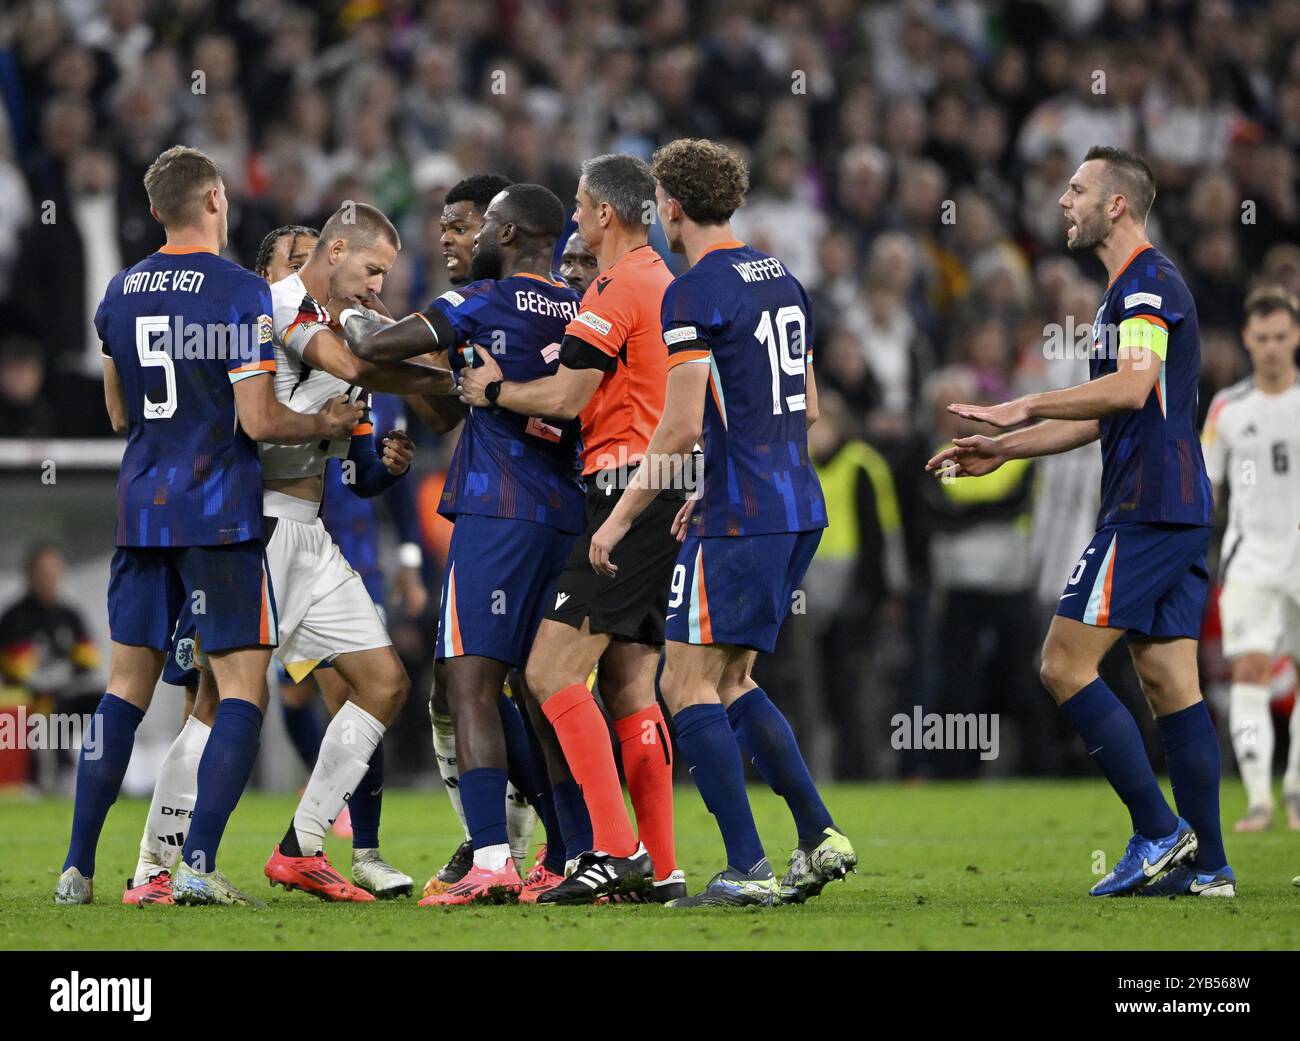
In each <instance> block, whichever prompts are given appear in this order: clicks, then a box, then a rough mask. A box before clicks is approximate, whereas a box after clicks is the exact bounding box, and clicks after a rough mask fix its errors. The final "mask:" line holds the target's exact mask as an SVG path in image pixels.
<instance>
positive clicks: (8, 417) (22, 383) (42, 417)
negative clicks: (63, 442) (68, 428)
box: [0, 336, 58, 437]
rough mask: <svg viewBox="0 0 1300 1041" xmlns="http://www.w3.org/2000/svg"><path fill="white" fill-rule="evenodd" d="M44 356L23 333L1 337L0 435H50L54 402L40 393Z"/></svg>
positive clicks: (43, 371) (53, 425)
mask: <svg viewBox="0 0 1300 1041" xmlns="http://www.w3.org/2000/svg"><path fill="white" fill-rule="evenodd" d="M44 386H45V359H44V357H43V356H42V354H41V345H40V344H39V343H37V342H36V341H35V340H33V339H31V338H30V337H26V336H9V337H6V338H5V339H4V340H0V437H53V436H54V435H55V434H56V433H57V432H58V429H57V424H56V421H55V414H54V405H53V404H52V403H51V402H50V400H49V399H48V398H46V397H44V396H42V394H41V391H42V389H43V388H44Z"/></svg>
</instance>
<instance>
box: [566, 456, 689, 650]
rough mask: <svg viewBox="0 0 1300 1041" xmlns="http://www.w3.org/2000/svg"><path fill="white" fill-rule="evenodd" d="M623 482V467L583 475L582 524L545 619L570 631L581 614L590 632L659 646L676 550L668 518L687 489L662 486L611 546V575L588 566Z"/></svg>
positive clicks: (672, 516) (674, 515)
mask: <svg viewBox="0 0 1300 1041" xmlns="http://www.w3.org/2000/svg"><path fill="white" fill-rule="evenodd" d="M626 485H627V471H625V470H605V471H602V472H601V473H598V474H592V475H590V476H589V477H588V478H587V528H586V530H585V531H584V532H583V533H582V534H581V535H580V536H578V538H577V539H576V540H575V541H574V543H573V549H572V550H571V551H570V553H569V558H568V560H567V561H565V564H564V571H563V572H561V574H560V577H559V578H558V579H557V580H556V582H555V587H554V592H553V593H552V595H551V600H550V603H549V604H548V605H547V608H546V614H545V616H544V617H546V618H549V619H552V620H553V621H556V622H563V623H564V624H565V625H571V626H573V628H575V629H578V628H581V627H582V621H583V619H584V618H585V619H588V620H589V625H590V629H591V631H592V632H593V633H608V634H609V635H610V636H612V637H613V638H614V639H616V640H629V641H631V642H633V643H647V644H653V645H655V646H659V645H662V644H663V642H664V613H665V612H666V611H667V610H668V586H669V583H670V582H671V581H672V575H673V565H674V564H675V563H676V562H677V551H678V549H680V548H681V547H680V545H679V544H678V542H677V540H676V539H675V538H673V533H672V524H673V518H674V517H676V516H677V512H678V510H680V509H681V508H682V504H683V503H684V502H685V501H686V493H685V492H682V491H680V490H677V489H671V488H669V489H665V490H664V491H661V492H660V493H659V494H658V496H656V497H655V499H654V501H653V502H651V503H650V505H649V506H648V507H646V509H645V511H644V512H643V513H642V514H641V516H640V517H638V518H637V519H636V521H635V523H633V525H632V527H631V528H629V529H628V532H627V534H626V535H624V536H623V541H621V542H620V543H619V544H618V545H617V546H616V547H614V552H613V554H612V555H611V556H610V560H611V561H612V562H613V564H614V566H615V567H617V568H618V574H617V575H615V576H613V577H612V578H610V577H608V576H605V575H598V574H596V572H595V571H594V570H593V569H592V566H591V559H590V557H589V552H590V549H591V537H592V535H594V534H595V533H596V531H597V530H599V528H600V526H601V525H602V524H604V523H605V520H606V518H608V517H609V515H610V513H611V512H613V509H614V507H615V506H616V505H617V504H618V500H619V497H620V496H621V495H622V494H623V489H624V488H625V487H626Z"/></svg>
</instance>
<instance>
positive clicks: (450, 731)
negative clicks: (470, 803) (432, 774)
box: [429, 707, 469, 841]
mask: <svg viewBox="0 0 1300 1041" xmlns="http://www.w3.org/2000/svg"><path fill="white" fill-rule="evenodd" d="M429 722H430V723H432V724H433V755H434V758H435V759H437V760H438V773H439V774H441V775H442V783H443V786H444V787H445V788H446V789H447V798H448V799H450V800H451V808H452V809H453V810H455V811H456V816H457V817H458V818H460V826H461V828H462V829H463V830H464V832H465V838H466V840H467V841H468V839H469V824H468V823H466V821H465V807H464V806H463V805H462V804H461V801H460V766H459V765H458V764H457V762H456V728H455V727H454V726H453V725H452V722H451V716H441V715H438V713H436V712H434V711H433V708H432V707H430V709H429Z"/></svg>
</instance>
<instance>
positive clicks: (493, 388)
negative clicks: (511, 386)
mask: <svg viewBox="0 0 1300 1041" xmlns="http://www.w3.org/2000/svg"><path fill="white" fill-rule="evenodd" d="M504 382H505V380H493V381H492V382H491V383H489V384H488V385H487V386H486V387H484V388H483V396H484V397H485V398H487V399H488V404H491V405H495V404H496V403H497V398H499V397H500V396H501V384H502V383H504Z"/></svg>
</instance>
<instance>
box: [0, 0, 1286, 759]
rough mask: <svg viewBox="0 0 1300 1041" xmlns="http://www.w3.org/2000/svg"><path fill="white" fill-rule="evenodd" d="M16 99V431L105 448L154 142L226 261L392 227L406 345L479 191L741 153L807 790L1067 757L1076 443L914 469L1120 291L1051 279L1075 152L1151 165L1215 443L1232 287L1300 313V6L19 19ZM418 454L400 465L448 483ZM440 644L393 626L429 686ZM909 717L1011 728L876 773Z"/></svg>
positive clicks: (3, 400)
mask: <svg viewBox="0 0 1300 1041" xmlns="http://www.w3.org/2000/svg"><path fill="white" fill-rule="evenodd" d="M0 98H2V99H3V105H2V106H0V436H3V437H48V436H109V433H110V432H109V430H108V426H107V420H106V419H105V418H104V417H103V409H102V405H101V401H102V397H101V392H100V387H99V369H100V361H99V358H100V350H99V343H98V339H97V337H96V335H95V332H94V329H93V325H92V321H91V318H92V315H93V313H94V308H95V306H96V304H97V302H98V299H99V297H100V295H101V294H102V292H103V288H104V286H105V285H106V283H107V282H108V280H109V279H110V277H111V276H112V275H113V274H114V273H116V272H117V271H118V270H120V269H121V268H122V267H125V266H128V265H130V264H132V263H134V262H135V261H136V260H138V259H139V258H140V257H142V256H144V255H145V254H146V253H148V252H149V251H151V250H153V249H155V248H157V246H158V245H160V244H161V242H162V231H161V228H160V227H159V226H157V225H156V224H155V223H154V222H152V221H151V220H150V218H149V214H148V204H147V200H146V198H145V195H144V190H143V186H142V183H141V177H142V174H143V172H144V169H145V168H146V167H147V165H148V164H149V162H150V161H152V159H153V158H154V157H155V156H157V155H158V153H159V152H160V151H162V150H163V149H164V148H166V147H167V146H169V145H171V144H173V143H177V142H183V143H186V144H191V145H194V146H197V147H199V148H202V149H203V150H204V151H206V152H207V153H208V154H210V155H211V156H213V157H214V158H215V159H217V160H218V162H219V163H220V164H221V166H222V168H223V171H224V174H225V180H226V187H227V191H228V193H229V197H230V201H231V214H230V223H231V241H230V247H229V250H230V255H231V256H232V257H233V258H234V259H237V260H239V261H240V262H242V263H245V264H251V263H252V260H253V256H254V252H255V250H256V247H257V244H258V243H259V241H260V240H261V239H262V237H263V235H264V234H265V233H266V232H267V231H269V230H270V229H272V228H274V227H276V226H278V225H283V224H308V225H316V226H319V224H320V223H321V220H322V217H323V216H324V215H327V214H329V213H330V212H332V211H333V209H334V208H335V207H336V206H337V205H338V204H339V203H340V202H341V201H343V200H345V199H356V200H360V201H367V202H371V203H374V204H375V205H377V206H379V207H381V208H382V209H383V210H384V211H385V212H386V213H388V214H389V215H390V216H391V217H392V218H393V220H394V221H395V222H396V223H397V225H398V227H399V229H400V230H401V233H402V236H403V240H404V242H405V243H406V249H405V250H404V252H403V254H402V259H401V261H400V262H399V264H398V266H397V268H396V269H395V270H394V272H393V274H392V276H391V277H390V279H389V281H388V283H387V285H386V286H385V291H384V298H385V300H386V302H387V304H388V306H389V308H390V309H391V310H392V311H393V312H394V313H401V312H403V311H409V310H411V309H414V308H416V307H419V306H423V305H424V304H425V303H426V302H427V300H428V299H429V298H430V297H431V296H432V295H435V294H436V293H439V292H441V291H443V290H444V289H445V288H446V287H447V276H446V271H445V268H444V264H443V260H442V256H441V254H440V252H439V250H438V236H439V232H438V217H439V214H440V210H441V206H442V198H443V195H444V194H445V192H446V190H447V189H448V188H449V187H450V186H451V185H452V184H454V183H455V182H456V181H457V180H459V179H460V178H461V177H463V176H465V175H467V174H470V173H474V172H479V171H487V170H492V171H499V172H500V173H502V174H504V175H506V176H507V177H510V178H512V179H514V180H522V181H532V182H538V183H541V184H544V185H546V186H548V187H550V188H551V189H552V190H553V191H555V192H556V193H557V194H558V195H559V196H560V197H561V198H562V199H565V200H568V199H570V198H571V197H572V195H573V192H574V187H575V183H576V177H577V169H578V165H579V163H580V162H581V161H582V160H583V159H584V158H586V157H589V156H592V155H596V154H598V153H602V152H610V151H614V152H632V153H636V154H638V155H642V156H648V155H649V154H650V152H651V151H652V150H653V149H654V148H655V147H656V146H658V145H660V144H662V143H664V142H666V141H669V140H671V139H673V138H676V137H680V136H683V135H704V136H712V137H717V138H720V139H723V140H725V141H727V142H729V143H733V144H735V145H737V146H739V147H740V148H742V149H743V151H744V154H745V155H746V156H747V157H748V160H749V163H750V168H751V184H752V187H751V192H750V196H749V200H748V202H747V204H746V205H745V207H744V208H743V209H742V210H741V211H740V212H739V213H738V214H737V216H736V221H735V227H736V229H737V231H738V232H739V234H740V235H741V237H742V238H744V239H745V240H747V241H749V242H752V243H753V244H755V245H756V246H758V247H759V248H761V249H764V250H767V251H770V252H772V253H774V254H776V255H777V256H779V257H781V258H782V259H783V260H784V261H785V263H786V264H787V265H788V267H789V269H790V270H791V272H792V273H794V274H795V275H796V276H797V277H798V278H799V279H800V280H801V281H802V282H803V283H804V285H805V286H806V288H807V289H808V292H809V294H810V297H811V299H812V302H813V308H814V321H815V330H816V333H815V347H816V351H817V367H818V373H819V381H820V385H821V387H822V392H823V400H822V418H821V421H820V422H819V424H818V425H817V426H816V427H815V428H814V429H813V432H812V435H811V436H812V448H813V452H814V454H815V456H816V458H817V460H818V463H819V467H820V470H821V474H822V480H823V485H824V487H825V488H826V493H827V499H828V504H829V509H830V516H831V522H832V527H831V529H830V530H829V531H828V533H827V538H826V539H825V541H824V542H823V544H822V547H821V550H820V552H819V554H818V556H817V558H816V560H815V562H814V566H813V569H812V570H811V571H810V573H809V576H808V579H807V581H806V583H805V585H806V590H805V592H806V602H805V603H804V605H802V608H801V607H800V606H799V605H796V614H795V616H794V617H793V618H792V619H791V622H790V624H789V625H788V626H787V630H786V632H784V633H783V636H782V647H781V651H780V653H779V654H778V655H777V656H775V657H774V660H773V662H772V663H771V664H770V665H769V667H768V668H769V675H768V678H767V681H766V682H765V686H766V687H767V688H768V689H769V690H772V691H773V692H774V696H776V697H777V698H778V699H779V700H781V701H782V703H783V707H784V708H785V709H786V711H787V713H788V714H789V716H790V718H791V721H792V723H793V724H794V726H795V728H796V730H797V731H798V733H799V735H800V740H801V743H803V745H804V747H805V750H806V752H807V754H808V758H809V761H810V764H811V765H812V766H813V768H814V770H815V771H816V772H817V773H819V774H821V775H823V776H842V777H857V776H890V775H897V774H899V773H903V774H907V775H918V774H938V775H941V776H944V775H963V774H969V773H973V772H974V771H976V770H978V769H986V770H988V769H991V770H993V771H995V772H1002V773H1007V772H1016V773H1032V774H1048V773H1059V772H1061V771H1062V770H1068V769H1072V768H1074V767H1076V766H1079V765H1080V762H1079V761H1080V760H1081V759H1082V758H1083V757H1082V749H1081V748H1080V747H1077V742H1071V741H1070V739H1069V738H1068V734H1067V733H1066V732H1065V731H1063V730H1062V726H1061V721H1060V720H1059V718H1058V717H1057V714H1056V712H1055V710H1054V709H1053V708H1052V706H1051V703H1050V701H1049V699H1048V698H1047V696H1046V695H1045V693H1044V692H1043V690H1042V689H1041V687H1040V685H1039V682H1038V679H1037V676H1036V664H1035V660H1034V659H1035V654H1036V648H1037V646H1038V644H1039V642H1040V636H1041V632H1042V630H1043V629H1044V627H1045V626H1046V623H1047V620H1048V619H1049V618H1050V615H1051V611H1052V605H1054V604H1055V602H1056V599H1057V596H1058V595H1059V591H1060V587H1061V584H1062V582H1063V580H1064V577H1065V576H1066V574H1067V573H1068V572H1069V569H1070V566H1071V565H1072V564H1073V559H1074V554H1075V553H1076V551H1077V548H1078V546H1080V545H1082V544H1083V543H1084V542H1086V540H1087V535H1088V534H1089V533H1090V532H1091V530H1092V527H1093V523H1094V517H1095V510H1096V494H1097V493H1096V484H1097V477H1098V473H1099V467H1100V461H1099V459H1097V458H1095V450H1088V451H1085V452H1080V453H1075V455H1072V456H1064V457H1058V458H1054V459H1051V460H1047V461H1044V462H1040V463H1037V464H1034V465H1031V464H1029V463H1024V464H1023V465H1022V466H1020V467H1018V468H1016V467H1005V468H1004V469H1003V471H1001V474H1002V475H1003V479H1002V480H1001V481H1000V482H996V483H995V484H994V486H993V487H989V488H985V490H984V491H983V492H981V493H980V495H979V496H976V497H974V498H972V497H971V496H969V495H966V494H963V493H962V492H961V491H960V488H961V487H962V486H961V484H960V482H958V483H955V484H954V483H944V482H938V481H935V480H934V479H933V478H932V477H930V476H928V475H926V474H925V473H924V471H923V468H922V464H923V463H924V461H925V459H926V458H927V457H928V456H929V455H930V454H932V452H933V451H934V450H935V448H936V447H937V446H938V445H940V444H942V443H944V442H946V440H947V439H949V438H951V437H953V436H957V435H959V434H960V433H963V432H969V430H971V429H973V428H972V427H971V426H970V425H969V424H968V423H967V422H966V421H963V420H959V419H957V418H956V417H954V416H952V415H950V414H948V413H947V412H946V411H945V410H944V406H945V405H946V404H947V403H948V402H950V401H954V400H956V401H970V402H982V401H987V402H996V401H1002V400H1005V399H1007V398H1009V397H1011V396H1013V395H1014V394H1017V393H1024V392H1028V391H1031V390H1035V389H1042V388H1044V387H1048V386H1064V385H1067V384H1070V383H1074V382H1078V381H1079V380H1081V379H1083V378H1085V377H1086V364H1085V362H1084V361H1083V360H1082V359H1081V358H1079V357H1075V356H1074V354H1073V353H1072V352H1071V350H1070V349H1069V348H1070V346H1071V345H1072V344H1073V343H1074V339H1075V334H1074V330H1077V329H1080V328H1083V327H1086V326H1089V325H1090V324H1091V322H1092V320H1093V312H1094V311H1095V309H1096V306H1097V303H1098V301H1099V298H1100V295H1101V292H1102V290H1103V289H1104V272H1103V271H1102V269H1101V267H1100V265H1099V264H1097V263H1096V262H1095V261H1092V260H1086V261H1082V262H1080V261H1079V260H1077V259H1076V258H1073V257H1071V256H1069V255H1068V253H1067V251H1066V246H1065V241H1066V240H1065V225H1064V222H1063V221H1062V219H1061V213H1060V210H1059V207H1058V205H1057V199H1058V197H1059V196H1060V194H1061V192H1062V189H1063V188H1064V185H1065V183H1066V181H1067V180H1068V177H1069V175H1070V173H1071V172H1072V171H1073V170H1074V168H1075V166H1076V165H1077V163H1078V161H1079V160H1080V158H1081V157H1082V155H1083V153H1084V152H1085V151H1086V150H1087V148H1088V147H1089V146H1090V145H1092V144H1096V143H1105V144H1113V145H1119V146H1122V147H1125V148H1131V149H1135V150H1137V151H1139V152H1141V153H1142V154H1143V155H1145V156H1146V157H1147V159H1148V160H1149V161H1150V162H1151V164H1152V166H1153V168H1154V169H1155V171H1156V174H1157V177H1158V180H1159V185H1160V190H1159V194H1158V197H1157V201H1156V204H1155V209H1154V212H1153V219H1152V223H1151V234H1152V238H1153V240H1154V241H1155V242H1156V244H1157V245H1158V246H1159V247H1160V248H1161V249H1162V250H1163V251H1164V252H1166V253H1167V254H1168V255H1169V256H1170V257H1171V258H1173V259H1174V260H1175V261H1176V263H1177V264H1178V265H1179V266H1180V268H1181V269H1182V270H1183V271H1184V273H1185V274H1186V276H1187V279H1188V282H1189V285H1190V287H1191V289H1192V291H1193V293H1194V295H1195V298H1196V301H1197V307H1198V310H1199V315H1200V322H1201V329H1202V350H1203V375H1202V389H1201V395H1200V402H1201V410H1202V415H1204V411H1205V410H1206V409H1207V408H1208V405H1209V401H1210V399H1211V397H1212V396H1213V394H1214V392H1216V391H1217V390H1218V389H1220V388H1222V387H1224V386H1226V385H1228V384H1229V383H1231V382H1233V381H1235V380H1237V379H1239V378H1241V376H1242V375H1244V373H1245V371H1246V357H1245V354H1244V351H1243V350H1242V348H1241V346H1240V338H1239V329H1240V325H1241V318H1242V302H1243V300H1244V298H1245V295H1246V293H1247V291H1248V290H1249V289H1250V288H1251V287H1252V286H1254V285H1257V284H1263V283H1269V284H1281V285H1284V286H1286V287H1287V288H1289V289H1290V290H1291V291H1292V292H1300V245H1297V243H1300V194H1298V191H1300V181H1298V174H1300V170H1298V169H1297V149H1298V148H1300V0H1271V2H1270V0H1258V2H1248V0H1241V2H1236V3H1232V2H1227V0H1201V2H1190V0H1189V2H1183V0H1109V2H1108V0H1058V2H1048V0H1041V2H1031V0H1007V2H987V3H980V2H976V0H951V2H943V0H886V2H879V3H869V4H868V3H858V2H854V0H816V2H812V3H796V2H784V3H783V2H772V0H769V2H763V0H752V2H702V3H687V2H685V0H642V2H623V3H605V2H599V0H574V2H569V3H560V2H556V3H542V2H528V0H515V2H511V0H496V2H492V3H479V4H465V3H459V2H453V0H427V2H422V0H387V2H385V0H351V2H341V0H340V2H329V0H325V2H321V3H315V4H311V5H295V4H292V3H288V2H285V0H257V2H256V3H254V2H251V0H240V2H230V3H225V2H218V0H168V2H166V3H163V2H150V0H16V2H11V3H7V4H6V5H5V9H4V11H3V12H0ZM673 263H674V264H676V263H677V261H676V259H675V258H674V260H673ZM1063 343H1064V344H1065V347H1064V348H1062V346H1061V345H1062V344H1063ZM420 440H421V441H422V444H423V445H424V446H427V447H425V448H424V449H423V451H422V457H421V458H420V459H418V460H417V464H418V465H419V466H420V467H421V468H423V469H429V468H436V467H437V466H438V465H440V463H441V462H442V461H445V459H446V456H447V451H448V447H449V446H448V445H447V444H445V443H442V444H439V442H438V439H437V438H435V437H433V436H432V435H427V436H424V437H423V438H421V439H420ZM443 440H444V442H445V441H446V439H443ZM430 449H432V450H430ZM431 498H432V497H431ZM432 527H433V525H432V522H431V524H430V528H431V529H432ZM432 537H433V538H435V539H436V537H437V536H436V535H433V536H432ZM428 556H429V557H430V558H431V559H432V560H433V561H434V564H433V567H434V569H435V570H434V571H433V572H432V573H431V574H430V575H429V576H428V578H429V584H430V588H431V589H436V584H435V583H436V582H437V581H438V576H437V574H436V559H437V554H436V553H430V554H428ZM435 602H436V598H435ZM429 628H430V627H429V626H424V627H421V626H419V625H418V624H412V625H411V627H410V629H409V633H410V634H411V635H410V637H409V638H408V639H406V640H402V639H401V637H400V636H398V635H397V634H396V633H395V637H397V638H398V643H399V647H400V648H401V649H402V651H403V654H404V657H406V658H407V661H408V666H410V665H412V664H414V666H415V667H413V668H411V672H412V677H413V680H414V681H415V685H416V689H417V690H418V689H420V688H421V685H422V684H425V683H426V680H425V677H427V674H428V667H429V662H428V659H429V656H430V654H431V647H430V646H429V644H431V641H432V636H431V633H430V634H429V635H428V636H427V638H426V639H425V641H424V643H423V645H421V641H420V638H419V633H420V632H421V631H427V630H428V629H429ZM864 634H866V635H865V638H864ZM1125 675H1127V672H1126V671H1125ZM1126 682H1127V684H1128V688H1129V689H1127V690H1126V693H1127V695H1128V696H1129V697H1130V698H1131V699H1133V704H1134V705H1136V704H1138V703H1139V701H1140V695H1139V694H1138V693H1137V692H1136V691H1134V690H1132V689H1131V681H1123V680H1121V679H1119V678H1118V677H1117V678H1116V679H1115V681H1114V683H1113V685H1114V686H1115V687H1116V688H1117V689H1121V688H1125V684H1126ZM418 700H419V699H414V698H413V699H412V702H416V701H418ZM914 705H920V706H922V707H923V708H924V710H925V711H927V712H928V711H936V712H966V711H983V712H998V713H1000V715H1001V718H1002V721H1003V736H1002V754H1001V756H1000V758H999V760H998V761H997V762H996V763H994V764H991V765H988V764H981V763H980V761H979V759H978V755H977V754H976V753H972V754H971V756H970V757H968V758H963V757H960V756H957V757H954V756H952V755H944V756H941V757H935V756H928V755H927V754H926V753H925V752H924V750H906V749H905V750H902V754H901V755H899V754H898V752H897V750H894V749H892V748H891V745H890V723H889V721H890V719H891V718H892V717H893V715H894V714H895V713H896V712H904V713H909V714H910V713H911V711H912V708H913V706H914ZM421 714H422V708H420V707H419V706H416V708H415V710H414V711H413V713H412V715H411V718H410V719H409V720H408V722H410V723H411V726H412V728H415V726H416V720H418V719H419V717H420V715H421ZM1139 715H1143V716H1144V715H1145V713H1139ZM425 741H427V737H419V738H418V739H414V740H413V741H412V742H411V747H412V749H413V753H412V754H414V749H416V748H419V749H425V750H427V745H426V744H425V743H424V742H425Z"/></svg>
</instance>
